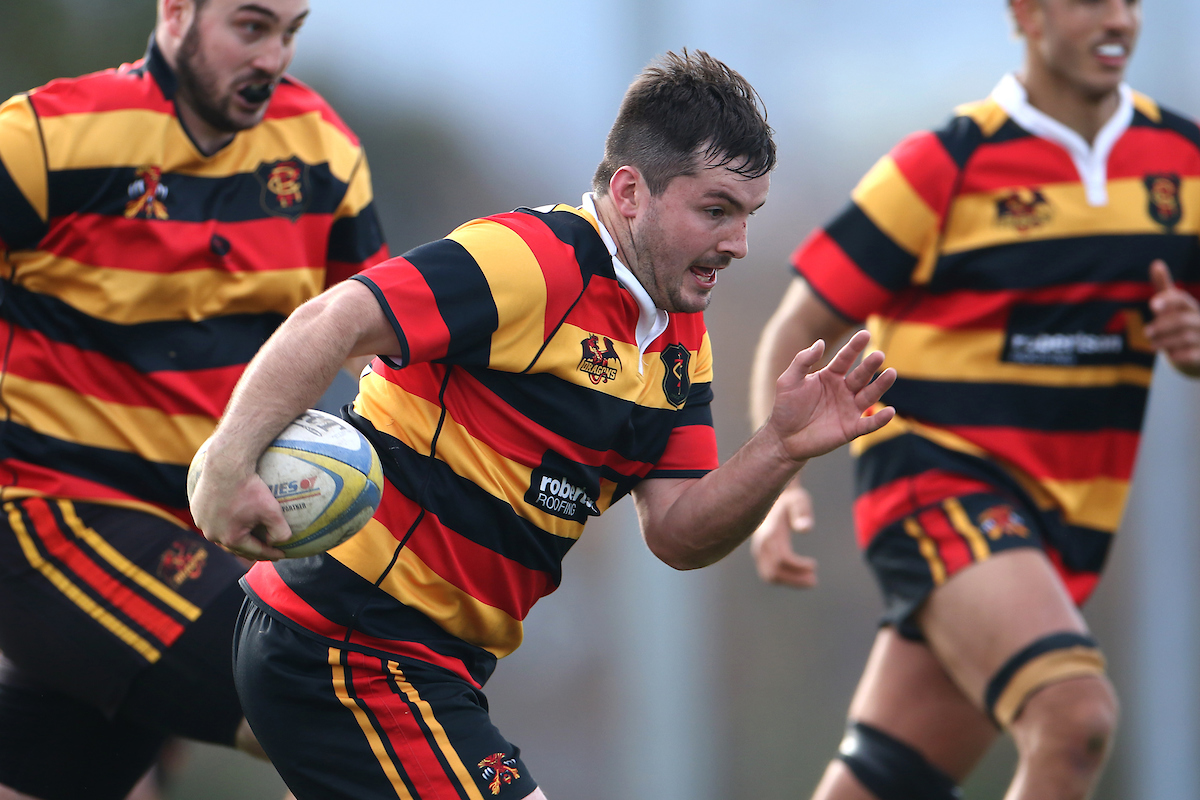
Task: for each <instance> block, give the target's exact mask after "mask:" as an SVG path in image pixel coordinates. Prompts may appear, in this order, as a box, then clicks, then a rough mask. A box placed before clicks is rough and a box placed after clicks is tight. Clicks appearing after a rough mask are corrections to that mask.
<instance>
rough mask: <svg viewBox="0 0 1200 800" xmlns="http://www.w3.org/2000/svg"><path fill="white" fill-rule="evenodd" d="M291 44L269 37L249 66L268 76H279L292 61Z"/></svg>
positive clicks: (263, 42)
mask: <svg viewBox="0 0 1200 800" xmlns="http://www.w3.org/2000/svg"><path fill="white" fill-rule="evenodd" d="M292 52H293V50H292V44H291V42H285V41H284V40H283V37H281V36H270V37H267V38H266V39H264V40H263V41H262V42H261V43H260V44H259V47H258V49H257V50H256V52H255V53H254V58H253V59H252V60H251V62H250V65H251V66H252V67H254V68H255V69H256V70H259V71H261V72H264V73H266V74H268V75H273V76H279V75H282V74H283V73H284V71H285V70H286V69H287V68H288V64H290V63H291V61H292Z"/></svg>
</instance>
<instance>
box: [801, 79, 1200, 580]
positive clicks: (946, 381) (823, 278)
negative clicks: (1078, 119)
mask: <svg viewBox="0 0 1200 800" xmlns="http://www.w3.org/2000/svg"><path fill="white" fill-rule="evenodd" d="M1005 95H1007V98H1006V97H1005ZM1122 108H1123V112H1124V115H1125V116H1124V119H1123V120H1122V119H1119V118H1118V117H1114V120H1116V121H1115V122H1112V123H1110V124H1109V126H1106V129H1105V130H1104V131H1102V132H1101V134H1100V136H1098V137H1097V140H1096V142H1097V145H1096V148H1097V149H1100V148H1101V146H1103V148H1110V149H1108V152H1107V157H1106V158H1105V157H1104V156H1105V154H1104V153H1103V151H1101V152H1100V154H1099V156H1098V157H1095V156H1096V154H1095V153H1093V154H1092V156H1093V157H1095V163H1092V164H1090V165H1088V164H1087V163H1086V156H1087V154H1086V153H1084V154H1080V153H1079V152H1078V151H1074V152H1072V151H1071V150H1070V149H1069V147H1068V145H1069V144H1070V142H1069V141H1067V144H1066V145H1064V144H1062V143H1060V141H1055V140H1054V138H1055V137H1054V135H1053V132H1052V131H1051V135H1050V136H1047V135H1045V134H1044V133H1043V134H1041V135H1035V134H1034V133H1033V132H1031V131H1030V129H1029V128H1030V127H1034V128H1038V127H1045V128H1049V129H1052V128H1053V126H1054V125H1055V124H1056V123H1053V121H1048V120H1049V117H1045V115H1040V112H1037V111H1036V110H1034V109H1033V108H1032V106H1030V105H1029V104H1028V102H1027V101H1026V100H1025V98H1024V92H1023V90H1021V89H1019V85H1018V84H1017V83H1016V81H1015V79H1013V78H1012V77H1011V76H1009V77H1007V78H1006V79H1005V81H1002V83H1001V85H1000V86H999V87H997V91H996V92H994V93H993V94H992V96H991V97H989V98H988V99H987V100H984V101H982V102H979V103H974V104H970V105H966V106H962V107H960V108H959V109H958V110H957V112H956V115H955V116H954V117H953V119H952V120H951V121H950V123H949V124H948V125H947V126H946V127H944V128H942V129H941V130H938V131H933V132H924V133H918V134H915V135H913V136H910V137H908V138H907V139H905V140H904V141H902V142H901V143H900V144H899V145H898V146H897V147H896V148H895V149H893V150H892V151H891V153H889V154H888V155H887V156H885V157H884V158H883V159H881V160H880V161H879V162H878V163H877V164H876V165H875V166H874V168H873V169H871V171H870V172H868V173H867V175H866V176H865V177H864V178H863V179H862V181H861V182H860V183H859V184H858V186H857V188H856V189H855V190H854V192H853V195H852V200H851V202H850V204H849V205H848V207H847V208H846V209H845V210H844V211H842V212H841V213H840V214H839V215H838V216H836V217H835V218H834V219H833V220H832V221H831V222H830V223H829V224H828V225H827V226H825V227H824V228H823V229H820V230H818V231H816V232H815V233H814V234H813V235H812V236H811V237H810V238H809V239H808V240H807V241H806V242H804V243H803V244H802V245H801V246H800V247H799V248H798V249H797V251H796V253H795V254H794V256H793V265H794V267H795V269H796V270H797V271H798V272H799V273H800V275H801V276H802V277H804V278H805V280H806V281H807V282H808V283H809V284H810V286H811V287H812V288H813V290H814V291H815V292H816V293H817V294H818V295H819V296H820V297H821V298H823V299H824V300H825V302H826V303H827V304H828V305H829V306H830V307H831V308H833V309H834V310H836V311H837V312H838V313H840V314H842V315H843V316H844V317H846V318H847V319H849V320H866V323H867V326H868V328H869V329H870V330H871V331H872V335H873V343H874V345H875V346H877V347H878V348H879V349H881V350H883V351H884V352H886V354H887V364H886V366H892V367H895V368H896V371H897V372H898V374H899V378H898V380H897V381H896V385H895V386H894V387H893V388H892V389H891V390H889V392H888V394H887V397H886V398H885V399H886V401H887V402H888V403H890V404H892V405H894V406H895V407H896V410H897V412H898V415H897V419H896V420H895V421H894V422H892V423H891V424H889V425H887V426H886V427H885V428H883V429H882V430H880V431H879V432H877V433H876V434H873V435H871V436H868V437H864V439H862V440H859V442H858V443H856V446H855V448H854V449H855V451H856V452H857V453H858V454H860V456H861V457H860V459H859V464H858V473H859V487H858V491H859V499H858V501H857V504H856V517H857V518H858V525H859V536H860V540H865V539H867V538H869V537H870V536H871V535H872V534H873V532H874V531H875V530H877V529H878V527H879V526H881V525H884V524H887V523H888V522H890V521H895V519H896V518H897V514H899V515H900V516H903V515H904V514H907V513H909V511H908V510H905V509H906V508H907V507H908V505H911V503H910V500H911V496H912V492H913V486H912V484H911V481H910V480H909V479H910V478H911V477H912V476H915V475H918V474H920V475H923V476H924V478H923V479H927V480H929V481H932V482H934V483H938V482H939V481H941V482H945V481H946V480H947V472H948V471H955V468H954V467H953V466H947V464H951V462H955V463H961V456H963V455H967V456H972V457H977V458H979V459H983V460H985V461H986V462H988V463H990V464H991V465H993V466H999V467H1001V468H1002V469H1003V470H1004V471H1005V472H1006V473H1007V474H1008V475H1011V476H1012V477H1013V479H1014V481H1015V482H1016V483H1017V484H1018V485H1019V486H1020V487H1021V488H1022V489H1024V490H1025V491H1026V492H1027V493H1028V494H1029V495H1030V496H1031V497H1032V498H1034V500H1035V501H1036V502H1037V503H1038V505H1039V506H1041V507H1043V508H1046V509H1057V510H1058V512H1059V513H1060V514H1061V515H1062V517H1063V519H1064V520H1065V522H1066V523H1067V524H1068V525H1069V526H1070V528H1071V530H1073V531H1074V532H1075V533H1076V534H1077V535H1078V537H1077V538H1078V539H1079V541H1080V542H1083V543H1084V544H1082V545H1081V546H1080V547H1078V548H1077V553H1076V555H1075V557H1074V558H1075V561H1076V562H1077V563H1073V564H1068V565H1067V566H1068V567H1069V568H1072V569H1080V570H1085V571H1089V572H1097V571H1098V570H1099V566H1100V565H1101V564H1102V563H1103V558H1104V553H1105V551H1106V550H1107V548H1108V544H1109V541H1110V539H1111V536H1110V534H1111V533H1112V532H1114V531H1115V530H1116V529H1117V526H1118V524H1119V522H1120V519H1121V514H1122V511H1123V509H1124V506H1125V500H1126V495H1127V493H1128V487H1129V481H1130V477H1131V474H1132V470H1133V464H1134V456H1135V453H1136V451H1137V447H1138V440H1139V435H1140V431H1141V426H1142V419H1143V416H1144V411H1145V406H1146V396H1147V390H1148V388H1149V384H1150V377H1151V371H1152V366H1153V362H1154V358H1155V354H1154V351H1153V348H1152V347H1151V344H1150V342H1149V341H1148V339H1147V337H1146V335H1145V333H1144V326H1145V323H1146V321H1147V320H1148V319H1149V318H1150V311H1149V307H1148V300H1149V298H1150V297H1151V295H1152V294H1153V291H1154V290H1153V287H1152V285H1151V283H1150V280H1149V265H1150V263H1151V261H1153V260H1154V259H1159V258H1161V259H1163V260H1165V261H1166V263H1167V264H1168V266H1169V267H1170V269H1171V270H1172V272H1173V275H1174V277H1175V280H1176V281H1177V282H1179V283H1181V284H1182V285H1183V286H1184V287H1185V288H1186V289H1187V290H1188V291H1190V292H1191V293H1192V294H1200V247H1198V240H1197V233H1198V231H1200V130H1198V129H1197V126H1196V124H1195V123H1193V122H1191V121H1189V120H1186V119H1184V118H1182V117H1180V116H1179V115H1177V114H1174V113H1172V112H1171V111H1168V110H1166V109H1164V108H1161V107H1160V106H1158V105H1157V104H1156V103H1155V102H1154V101H1152V100H1151V99H1149V98H1147V97H1145V96H1142V95H1138V94H1136V93H1134V92H1132V91H1130V90H1129V89H1128V88H1126V87H1122ZM1121 113H1122V112H1118V116H1119V115H1120V114H1121ZM1039 115H1040V118H1044V119H1040V118H1039ZM1014 116H1020V117H1021V118H1022V120H1026V121H1027V125H1022V124H1019V123H1018V121H1017V120H1016V119H1014ZM1039 119H1040V122H1039ZM1060 138H1062V137H1060ZM1079 143H1080V144H1081V145H1083V144H1084V143H1083V140H1082V139H1079ZM1084 147H1086V145H1084ZM904 434H915V435H917V436H920V437H924V438H925V439H927V440H929V441H931V442H933V443H934V444H936V445H938V446H940V448H942V452H946V451H951V453H948V454H947V455H948V456H949V458H948V459H947V463H946V464H943V463H934V462H937V461H938V459H932V460H931V461H929V463H910V462H911V461H912V458H911V457H910V456H911V454H913V453H918V452H933V451H932V450H930V449H929V448H913V447H892V446H890V445H893V444H899V440H898V437H900V436H902V435H904ZM935 450H936V448H935ZM900 452H904V453H908V454H910V455H909V456H904V457H903V458H901V459H900V462H898V461H897V460H896V458H897V457H896V453H900ZM905 459H907V461H906V460H905ZM956 459H957V462H956ZM901 462H903V463H901ZM927 488H928V489H929V491H930V492H936V491H937V487H932V486H931V487H927ZM865 544H866V542H865V541H863V545H864V546H865Z"/></svg>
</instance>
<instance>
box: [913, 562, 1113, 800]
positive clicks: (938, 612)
mask: <svg viewBox="0 0 1200 800" xmlns="http://www.w3.org/2000/svg"><path fill="white" fill-rule="evenodd" d="M960 577H961V578H965V580H950V581H948V582H947V583H946V584H945V586H943V587H942V588H941V589H939V590H937V591H935V592H934V593H933V594H932V595H931V596H930V599H929V601H928V602H927V603H926V604H925V608H924V609H923V610H922V611H921V614H920V622H921V626H922V629H923V630H924V631H925V635H926V637H927V638H928V640H929V642H930V645H931V646H932V648H933V651H934V653H935V654H936V655H937V656H938V658H939V660H940V661H941V662H942V664H943V665H945V667H946V669H947V671H948V672H949V673H950V674H951V675H952V676H954V679H955V681H956V682H957V683H958V685H959V686H961V687H962V688H963V690H964V691H965V692H966V694H967V696H968V697H970V698H971V699H972V700H973V701H974V702H977V703H978V702H981V701H982V698H983V697H984V692H985V691H986V688H987V685H988V683H989V681H991V680H992V678H993V676H994V675H995V674H996V672H997V670H999V669H1000V668H1001V667H1002V666H1003V665H1004V664H1005V662H1006V661H1007V660H1008V659H1009V658H1010V657H1011V656H1012V655H1013V654H1014V653H1016V652H1018V651H1019V650H1021V649H1022V648H1024V647H1025V646H1026V645H1028V644H1029V643H1030V642H1032V641H1035V640H1037V639H1039V638H1040V637H1043V636H1046V635H1048V634H1054V633H1057V632H1060V631H1074V632H1077V633H1086V632H1087V626H1086V625H1085V624H1084V621H1083V618H1082V617H1081V616H1080V614H1079V612H1078V610H1077V609H1076V608H1075V606H1074V604H1073V603H1072V602H1071V598H1070V597H1069V596H1068V595H1067V593H1066V590H1065V589H1064V588H1063V586H1062V584H1061V582H1060V581H1059V579H1058V577H1057V575H1056V573H1055V571H1054V568H1053V567H1052V566H1051V564H1050V562H1049V561H1048V559H1047V558H1046V557H1045V555H1044V554H1043V553H1042V552H1041V551H1039V550H1035V549H1032V548H1029V549H1021V550H1016V551H1009V552H1007V553H1003V554H1000V555H997V556H993V557H992V558H990V559H988V560H987V561H985V562H983V563H982V564H977V565H975V566H974V567H971V568H970V569H968V570H965V571H964V572H963V573H961V574H960ZM1116 724H1117V699H1116V694H1115V693H1114V692H1113V688H1112V685H1111V684H1110V683H1109V682H1108V679H1107V678H1105V677H1103V676H1102V675H1091V676H1086V677H1077V678H1071V679H1067V680H1062V681H1058V682H1054V683H1050V684H1049V685H1047V686H1045V687H1043V688H1041V689H1039V690H1037V691H1036V692H1034V693H1033V694H1032V695H1030V696H1029V698H1028V700H1027V701H1026V702H1025V703H1024V706H1023V708H1022V709H1021V711H1020V713H1019V715H1018V716H1017V717H1016V719H1015V720H1014V722H1013V724H1012V726H1011V728H1010V730H1011V732H1012V735H1013V740H1014V742H1015V743H1016V745H1017V753H1018V756H1019V759H1020V760H1019V763H1018V766H1017V774H1016V776H1015V778H1014V780H1013V784H1012V786H1011V787H1010V788H1009V791H1008V794H1007V795H1005V797H1006V800H1021V799H1022V798H1032V797H1034V796H1035V794H1036V796H1037V797H1039V798H1084V797H1087V796H1089V795H1090V794H1091V791H1092V789H1093V788H1094V786H1095V782H1096V779H1097V778H1098V777H1099V775H1100V769H1101V767H1103V765H1104V761H1105V759H1106V758H1107V756H1108V752H1109V749H1110V748H1111V744H1112V737H1113V734H1114V733H1115V731H1116Z"/></svg>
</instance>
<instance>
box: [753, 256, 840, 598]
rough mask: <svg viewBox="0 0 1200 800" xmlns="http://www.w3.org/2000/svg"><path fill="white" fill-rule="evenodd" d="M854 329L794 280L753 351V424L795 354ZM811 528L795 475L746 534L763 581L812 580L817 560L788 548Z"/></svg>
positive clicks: (799, 584) (762, 418)
mask: <svg viewBox="0 0 1200 800" xmlns="http://www.w3.org/2000/svg"><path fill="white" fill-rule="evenodd" d="M857 327H858V326H856V325H853V324H852V323H850V322H848V321H847V320H846V319H845V318H843V317H842V316H840V315H839V314H837V313H836V312H834V311H833V310H832V309H831V308H830V307H829V306H828V305H826V304H825V301H823V300H821V299H820V298H819V297H817V295H816V293H814V292H813V291H812V289H811V288H810V287H809V285H808V283H807V282H805V280H804V279H803V278H800V277H796V278H794V279H793V280H792V283H791V285H790V286H789V287H788V290H787V292H786V293H785V294H784V296H783V299H782V300H781V301H780V303H779V307H778V308H777V309H776V310H775V313H774V314H772V315H771V318H770V319H769V320H768V321H767V325H766V327H765V328H764V329H763V332H762V336H761V338H760V339H759V342H758V348H757V350H756V351H755V354H754V363H753V366H752V368H751V374H750V418H751V423H752V425H753V427H754V428H755V429H758V428H760V427H762V425H763V424H764V423H765V422H766V421H767V417H768V416H770V413H771V408H772V406H773V405H774V402H775V389H776V382H777V381H778V380H779V376H780V375H782V374H783V371H784V370H785V369H787V367H788V365H789V364H790V363H791V362H792V359H793V358H794V357H795V356H796V353H798V352H800V351H801V350H804V349H806V348H808V347H810V346H812V344H813V342H815V341H817V340H818V339H823V340H824V341H826V342H830V343H835V342H837V341H839V340H840V339H842V337H844V336H845V335H846V334H847V333H849V332H850V331H851V330H852V329H854V328H857ZM834 351H835V348H832V347H831V348H829V352H834ZM811 528H812V499H811V497H810V496H809V494H808V492H807V491H806V490H805V489H804V487H803V486H802V485H801V483H800V477H799V475H797V476H796V477H795V478H794V479H793V480H792V481H791V482H790V483H789V484H788V486H787V487H786V488H785V489H784V490H783V492H782V493H781V494H780V495H779V499H778V500H776V501H775V504H774V506H772V508H771V511H770V512H769V513H768V514H767V516H766V519H764V520H763V522H762V524H761V525H759V526H758V528H757V529H756V530H755V532H754V534H753V535H752V536H751V538H750V552H751V554H752V555H753V556H754V563H755V566H756V567H757V569H758V574H759V576H760V577H761V578H762V579H763V580H764V581H767V582H768V583H780V584H784V585H787V586H793V587H795V588H798V589H803V588H808V587H811V586H814V585H815V584H816V579H817V575H816V561H815V560H814V559H812V558H809V557H806V556H802V555H800V554H799V553H797V552H796V550H795V549H794V548H793V546H792V533H794V532H795V533H803V532H807V531H808V530H810V529H811Z"/></svg>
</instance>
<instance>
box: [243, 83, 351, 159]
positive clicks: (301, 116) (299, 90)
mask: <svg viewBox="0 0 1200 800" xmlns="http://www.w3.org/2000/svg"><path fill="white" fill-rule="evenodd" d="M266 119H267V120H273V121H277V122H282V121H287V122H288V123H289V124H296V123H303V122H304V121H307V122H308V123H309V124H311V125H313V126H319V127H326V128H329V129H332V130H333V131H336V132H337V133H338V134H339V135H340V136H341V138H343V139H344V140H345V141H346V143H347V144H349V145H351V146H353V147H358V146H359V145H360V143H359V140H358V136H357V135H355V133H354V131H353V130H351V129H350V126H349V125H347V124H346V122H345V120H343V119H342V118H341V116H340V115H339V114H338V113H337V112H336V111H334V110H333V106H331V105H329V103H328V102H327V101H326V100H325V98H324V97H322V96H321V95H320V94H318V93H317V92H316V90H314V89H312V88H311V87H309V86H308V85H307V84H305V83H303V82H301V81H299V80H297V79H295V78H293V77H292V76H290V75H285V76H284V78H283V80H282V81H281V82H280V84H279V88H278V89H276V90H275V96H274V97H272V98H271V105H270V106H269V107H268V108H267V115H266Z"/></svg>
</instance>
